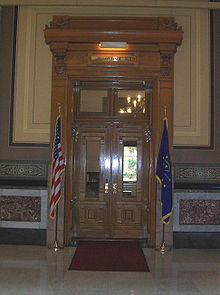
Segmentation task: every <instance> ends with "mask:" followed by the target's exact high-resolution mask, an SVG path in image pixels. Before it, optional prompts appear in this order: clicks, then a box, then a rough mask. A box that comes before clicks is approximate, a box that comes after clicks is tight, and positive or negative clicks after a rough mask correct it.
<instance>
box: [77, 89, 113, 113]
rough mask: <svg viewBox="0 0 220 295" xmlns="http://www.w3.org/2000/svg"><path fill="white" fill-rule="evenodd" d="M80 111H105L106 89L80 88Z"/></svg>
mask: <svg viewBox="0 0 220 295" xmlns="http://www.w3.org/2000/svg"><path fill="white" fill-rule="evenodd" d="M80 112H81V113H83V112H87V113H106V112H107V91H106V90H99V89H97V90H93V89H82V90H81V95H80Z"/></svg>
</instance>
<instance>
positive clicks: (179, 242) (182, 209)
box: [173, 164, 220, 248]
mask: <svg viewBox="0 0 220 295" xmlns="http://www.w3.org/2000/svg"><path fill="white" fill-rule="evenodd" d="M174 178H175V186H174V195H173V209H174V210H173V212H174V213H173V238H174V247H177V248H185V247H187V248H188V247H190V248H220V243H219V242H220V164H210V165H208V164H205V165H204V164H176V165H175V173H174Z"/></svg>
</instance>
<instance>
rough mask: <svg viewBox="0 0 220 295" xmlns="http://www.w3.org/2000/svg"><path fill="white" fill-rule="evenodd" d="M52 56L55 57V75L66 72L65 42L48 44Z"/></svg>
mask: <svg viewBox="0 0 220 295" xmlns="http://www.w3.org/2000/svg"><path fill="white" fill-rule="evenodd" d="M50 49H51V51H52V52H53V56H54V58H55V61H56V62H55V71H56V73H57V75H64V74H65V73H66V64H65V58H66V54H67V44H65V43H64V44H63V43H62V44H59V43H58V44H56V43H53V44H51V46H50Z"/></svg>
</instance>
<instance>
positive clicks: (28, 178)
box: [0, 160, 49, 186]
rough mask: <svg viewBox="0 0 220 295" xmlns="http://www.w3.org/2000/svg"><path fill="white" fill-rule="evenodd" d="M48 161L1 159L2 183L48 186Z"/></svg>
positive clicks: (0, 177) (0, 183) (0, 174)
mask: <svg viewBox="0 0 220 295" xmlns="http://www.w3.org/2000/svg"><path fill="white" fill-rule="evenodd" d="M48 165H49V162H48V161H33V160H32V161H18V160H17V161H16V160H1V161H0V185H14V186H16V185H22V186H47V182H48Z"/></svg>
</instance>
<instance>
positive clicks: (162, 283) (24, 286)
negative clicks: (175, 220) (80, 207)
mask: <svg viewBox="0 0 220 295" xmlns="http://www.w3.org/2000/svg"><path fill="white" fill-rule="evenodd" d="M74 251H75V248H72V247H67V248H65V249H64V250H62V251H59V252H53V251H51V250H48V249H47V247H40V246H12V245H0V295H58V294H59V295H63V294H65V295H70V294H71V295H142V294H145V295H148V294H150V295H203V294H204V295H207V294H209V295H220V250H218V249H213V250H207V249H200V250H199V249H198V250H196V249H174V250H172V251H171V252H168V253H165V254H161V253H160V252H157V251H155V250H154V249H146V248H145V249H144V253H145V255H146V258H147V262H148V265H149V267H150V272H149V273H137V272H133V273H132V272H91V271H69V270H68V266H69V264H70V261H71V259H72V256H73V254H74Z"/></svg>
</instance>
